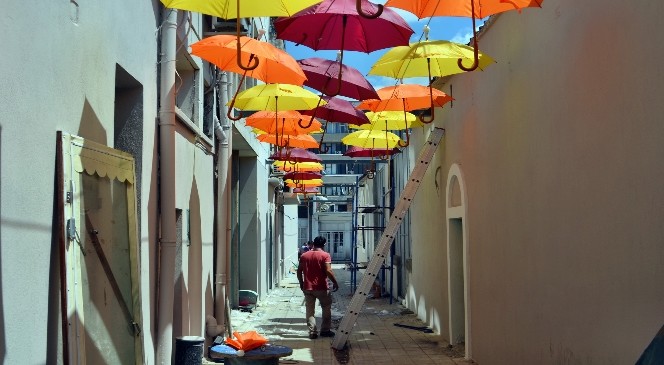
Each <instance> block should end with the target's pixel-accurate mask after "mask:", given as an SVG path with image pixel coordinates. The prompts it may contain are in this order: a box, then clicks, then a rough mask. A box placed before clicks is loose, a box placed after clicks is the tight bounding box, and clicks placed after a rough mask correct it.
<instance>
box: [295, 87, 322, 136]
mask: <svg viewBox="0 0 664 365" xmlns="http://www.w3.org/2000/svg"><path fill="white" fill-rule="evenodd" d="M322 100H323V95H321V96H320V97H319V98H318V103H317V104H316V107H315V108H314V109H313V110H314V113H313V115H312V116H311V119H309V124H307V125H304V124H302V119H300V120H298V121H297V125H299V126H300V128H303V129H306V128H309V127H311V123H313V122H314V118H316V112H317V111H318V107H319V106H320V102H321V101H322Z"/></svg>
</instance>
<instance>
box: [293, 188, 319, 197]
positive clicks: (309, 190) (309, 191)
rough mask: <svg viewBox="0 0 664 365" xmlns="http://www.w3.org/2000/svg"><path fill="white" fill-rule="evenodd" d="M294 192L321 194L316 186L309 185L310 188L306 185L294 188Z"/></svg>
mask: <svg viewBox="0 0 664 365" xmlns="http://www.w3.org/2000/svg"><path fill="white" fill-rule="evenodd" d="M293 193H295V194H303V195H307V194H320V191H319V190H318V189H317V188H315V187H308V188H306V187H305V188H295V189H293Z"/></svg>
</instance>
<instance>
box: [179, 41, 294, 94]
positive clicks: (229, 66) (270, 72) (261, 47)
mask: <svg viewBox="0 0 664 365" xmlns="http://www.w3.org/2000/svg"><path fill="white" fill-rule="evenodd" d="M236 41H237V38H236V37H235V35H229V34H222V35H215V36H212V37H207V38H203V39H202V40H200V41H198V42H196V43H194V44H192V45H191V54H193V55H195V56H198V57H200V58H202V59H204V60H206V61H208V62H210V63H213V64H214V65H216V66H217V67H219V68H220V69H222V70H224V71H230V72H235V73H238V74H246V76H249V77H252V78H254V79H258V80H261V81H264V82H266V83H284V84H292V85H298V86H302V84H304V81H305V80H306V79H307V77H306V76H305V75H304V71H302V67H300V65H299V64H298V63H297V61H295V59H294V58H293V57H292V56H291V55H289V54H288V53H286V52H285V51H283V50H280V49H279V48H277V47H275V46H273V45H272V44H270V43H267V42H261V41H259V40H256V39H253V38H249V37H245V36H242V37H240V44H241V47H242V48H241V49H240V54H241V59H242V61H243V63H245V62H248V61H249V60H250V59H253V58H257V59H259V60H260V62H259V64H258V66H257V67H256V68H255V69H252V70H248V71H247V70H244V69H242V68H241V67H240V66H238V64H237V62H236V60H235V54H236V52H237V49H236V48H235V47H236V44H235V43H236Z"/></svg>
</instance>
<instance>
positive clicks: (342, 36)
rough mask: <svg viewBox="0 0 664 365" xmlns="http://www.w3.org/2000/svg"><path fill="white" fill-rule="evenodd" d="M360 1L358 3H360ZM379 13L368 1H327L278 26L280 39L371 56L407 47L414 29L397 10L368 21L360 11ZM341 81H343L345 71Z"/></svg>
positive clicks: (387, 10)
mask: <svg viewBox="0 0 664 365" xmlns="http://www.w3.org/2000/svg"><path fill="white" fill-rule="evenodd" d="M356 2H357V4H356ZM358 6H361V8H362V9H364V10H368V9H372V10H373V11H371V10H370V11H368V12H365V13H376V8H377V7H376V5H375V4H373V3H370V2H369V1H367V0H324V1H323V2H321V3H320V4H317V5H313V6H310V7H308V8H306V9H304V10H302V11H300V12H298V13H297V14H295V15H293V16H291V17H288V18H279V19H277V21H276V22H275V23H274V26H275V28H276V30H277V38H279V39H284V40H289V41H292V42H295V43H297V44H303V45H305V46H307V47H309V48H311V49H313V50H315V51H318V50H324V49H327V50H340V51H341V53H340V55H339V61H338V62H339V64H343V55H344V54H343V52H344V50H348V51H358V52H365V53H370V52H373V51H377V50H379V49H384V48H390V47H394V46H400V45H407V44H408V40H409V39H410V36H411V35H412V34H413V30H412V29H411V28H410V26H409V25H408V23H406V21H405V20H403V18H401V16H399V15H398V14H397V13H396V12H395V11H393V10H390V9H385V11H383V12H381V14H379V16H378V17H376V18H374V19H367V18H365V17H363V16H361V15H359V14H358V11H357V8H358ZM340 70H341V71H342V72H339V73H338V75H337V79H338V80H339V82H341V80H342V75H343V68H342V69H340Z"/></svg>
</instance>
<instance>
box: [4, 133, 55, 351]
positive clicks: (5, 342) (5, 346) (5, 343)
mask: <svg viewBox="0 0 664 365" xmlns="http://www.w3.org/2000/svg"><path fill="white" fill-rule="evenodd" d="M0 176H3V172H2V124H0ZM4 176H6V175H4ZM0 207H2V185H1V184H0ZM0 212H1V211H0ZM1 248H2V224H0V272H2V249H1ZM2 293H3V291H2V281H1V280H0V364H4V363H5V356H6V355H7V341H6V339H5V310H4V308H5V306H4V302H3V300H2ZM56 322H57V321H56Z"/></svg>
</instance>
